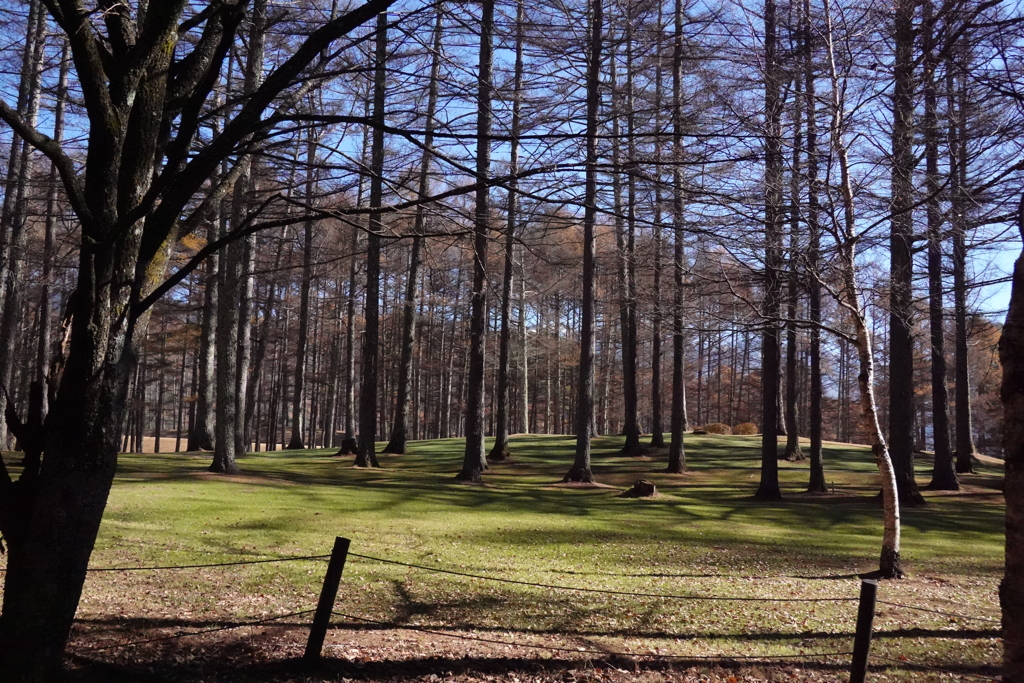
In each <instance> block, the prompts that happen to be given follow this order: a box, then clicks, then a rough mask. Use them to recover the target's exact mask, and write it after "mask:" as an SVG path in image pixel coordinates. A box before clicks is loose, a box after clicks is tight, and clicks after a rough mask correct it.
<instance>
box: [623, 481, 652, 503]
mask: <svg viewBox="0 0 1024 683" xmlns="http://www.w3.org/2000/svg"><path fill="white" fill-rule="evenodd" d="M657 494H658V489H657V487H655V485H654V482H653V481H648V480H646V479H637V480H636V481H634V482H633V487H632V488H630V489H629V490H627V491H626V492H625V493H623V494H622V496H623V498H652V497H653V496H656V495H657Z"/></svg>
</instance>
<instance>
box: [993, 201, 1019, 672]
mask: <svg viewBox="0 0 1024 683" xmlns="http://www.w3.org/2000/svg"><path fill="white" fill-rule="evenodd" d="M1017 228H1018V230H1019V231H1020V234H1021V239H1022V240H1024V195H1022V196H1021V201H1020V206H1019V208H1018V213H1017ZM999 362H1000V363H1001V364H1002V367H1003V383H1002V389H1001V398H1002V402H1003V453H1004V455H1005V458H1006V460H1005V467H1006V474H1005V478H1004V480H1003V496H1004V497H1005V498H1006V568H1005V570H1004V574H1003V581H1002V583H1001V584H1000V586H999V603H1000V605H1001V606H1002V609H1003V680H1004V681H1007V683H1021V681H1024V251H1022V252H1021V255H1020V257H1018V258H1017V263H1016V264H1015V265H1014V269H1013V289H1012V292H1011V294H1010V307H1009V310H1008V311H1007V312H1006V322H1005V323H1004V324H1003V334H1002V336H1001V337H1000V339H999Z"/></svg>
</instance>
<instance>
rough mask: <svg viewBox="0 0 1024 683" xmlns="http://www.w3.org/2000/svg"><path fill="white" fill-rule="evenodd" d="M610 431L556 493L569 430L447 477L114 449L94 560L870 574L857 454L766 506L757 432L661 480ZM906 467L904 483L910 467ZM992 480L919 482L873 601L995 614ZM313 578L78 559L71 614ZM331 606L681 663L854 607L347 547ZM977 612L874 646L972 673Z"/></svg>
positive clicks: (818, 627) (981, 628) (252, 596)
mask: <svg viewBox="0 0 1024 683" xmlns="http://www.w3.org/2000/svg"><path fill="white" fill-rule="evenodd" d="M620 446H621V439H615V438H601V439H598V440H597V441H596V442H595V448H594V472H595V475H596V477H597V479H598V481H599V482H600V483H602V484H605V485H607V486H606V487H602V488H571V487H565V486H559V485H557V483H558V482H559V480H560V479H561V476H562V475H563V474H564V472H565V471H566V470H567V469H568V466H569V464H570V462H571V459H572V448H573V440H572V438H569V437H560V436H523V437H514V438H513V440H512V452H513V455H514V459H513V460H511V461H509V462H507V463H501V464H497V465H495V466H493V467H492V469H491V471H490V472H489V473H488V474H486V475H485V483H484V484H483V485H478V486H473V485H463V484H457V483H455V482H454V480H453V477H454V474H455V472H457V471H458V469H459V466H460V463H461V457H462V442H461V441H457V440H444V441H424V442H413V443H411V444H410V451H409V453H407V454H406V455H403V456H392V455H384V456H381V464H382V468H381V469H379V470H363V469H356V468H353V467H352V466H351V459H349V458H345V459H339V458H332V457H329V456H330V453H328V452H324V451H283V452H276V453H260V454H250V455H249V456H247V457H246V458H244V459H243V460H241V461H240V463H239V464H240V465H241V467H242V468H243V471H244V474H243V475H241V476H238V477H223V476H219V475H212V474H208V473H206V472H205V467H206V465H207V464H208V460H209V458H208V457H207V456H196V455H125V456H122V458H121V461H120V465H119V470H118V476H117V481H116V483H115V486H114V488H113V491H112V493H111V496H110V501H109V504H108V507H107V513H106V516H105V519H104V524H103V527H102V530H101V533H100V537H99V539H98V542H97V547H96V552H95V553H94V556H93V565H94V566H97V567H100V566H126V565H127V566H141V565H151V564H158V565H179V564H200V563H216V562H227V561H236V560H244V559H257V558H267V557H275V556H286V555H313V554H325V553H328V552H330V548H331V545H332V542H333V538H334V537H335V536H336V535H340V536H346V537H348V538H350V539H352V552H354V553H359V554H363V555H370V556H375V557H382V558H387V559H391V560H396V561H399V562H406V563H411V564H420V565H426V566H431V567H438V568H445V569H453V570H456V571H461V572H467V573H472V574H483V575H489V576H500V577H504V578H509V579H514V580H518V581H526V582H533V583H544V584H558V585H565V586H577V587H591V588H602V589H609V590H617V591H629V592H643V593H660V594H665V593H671V594H692V595H701V596H729V597H772V598H792V597H799V598H816V597H855V596H856V594H857V590H858V585H859V584H858V580H857V579H856V577H855V576H854V575H856V574H857V573H860V572H866V571H870V570H872V569H875V568H876V567H877V557H878V552H879V546H880V539H881V527H882V515H881V507H880V504H879V502H878V500H877V498H876V494H877V491H878V477H877V474H876V472H875V467H874V463H873V462H872V460H871V457H870V453H869V452H868V451H867V450H865V449H863V448H860V447H852V446H845V445H838V444H831V445H829V446H828V448H827V451H826V472H827V474H826V477H827V479H828V481H829V482H831V483H832V485H833V487H834V494H830V495H826V496H812V495H808V494H805V493H803V490H804V488H805V487H806V482H807V477H808V472H807V464H806V462H802V463H787V462H780V463H779V465H780V470H781V471H780V478H781V481H782V486H783V493H784V496H785V500H784V501H783V502H781V503H774V504H764V503H759V502H755V501H754V500H752V498H751V496H752V494H753V492H754V490H755V489H756V487H757V482H758V469H757V468H758V463H759V437H738V436H714V435H707V436H690V435H688V436H687V454H686V455H687V465H688V467H689V472H688V473H687V474H686V475H683V476H670V475H665V474H660V473H658V472H657V470H659V469H660V468H663V467H664V464H665V456H664V455H663V454H656V455H652V456H650V457H649V458H644V459H635V458H624V457H621V456H618V455H617V454H616V451H617V449H618V448H619V447H620ZM919 468H920V469H919V476H920V482H921V484H922V485H923V484H925V483H927V481H928V463H926V462H921V463H919ZM638 477H645V478H648V479H651V480H652V481H654V482H655V483H656V484H657V486H658V489H659V495H658V496H657V497H656V498H653V499H630V498H622V497H619V495H618V494H619V493H620V492H621V491H622V490H624V489H625V488H627V487H628V486H629V485H630V484H631V483H632V481H633V480H634V479H636V478H638ZM1000 477H1001V473H1000V472H998V471H996V469H995V468H993V467H985V466H982V471H981V472H980V473H979V474H977V475H970V476H968V477H965V478H964V483H965V484H967V486H966V487H965V488H966V490H965V492H962V493H960V494H958V495H948V494H926V496H927V497H928V499H929V504H928V505H927V506H926V507H924V508H918V509H910V510H904V512H903V557H904V562H905V565H906V568H907V570H908V571H909V573H910V577H909V578H908V579H906V580H904V581H894V582H885V583H884V584H883V586H882V588H881V590H880V599H882V600H888V601H890V602H898V603H904V604H911V605H919V606H922V607H927V608H930V609H935V610H939V611H942V612H948V613H954V614H967V615H973V616H980V617H985V618H998V606H997V599H996V593H995V591H996V586H997V582H998V578H999V575H1000V574H1001V563H1002V552H1003V550H1002V544H1003V536H1002V516H1003V508H1002V498H1001V494H999V492H998V490H997V489H996V486H998V483H999V480H1000ZM322 575H323V563H322V562H320V563H318V562H292V563H281V564H264V565H251V566H242V567H228V568H216V569H201V570H189V571H184V570H181V571H163V572H133V573H128V574H121V573H95V574H92V575H90V579H89V582H88V583H87V586H86V591H85V595H84V596H83V605H82V609H81V611H80V617H83V618H84V619H85V620H87V621H88V620H89V619H101V618H102V617H103V616H104V615H108V616H109V615H110V614H112V613H116V614H121V615H123V616H139V617H145V618H147V619H150V620H152V622H153V625H155V626H159V625H160V624H161V623H163V622H161V620H163V621H164V622H166V623H170V622H172V621H174V620H176V619H177V620H182V621H185V622H188V621H189V620H193V621H195V622H196V623H199V622H203V623H205V622H207V621H210V622H213V621H216V620H218V619H221V620H223V619H227V618H237V619H247V618H259V617H263V616H268V615H273V614H277V613H282V612H289V611H293V610H303V609H310V608H312V607H313V606H314V605H315V601H316V595H317V593H318V591H319V587H320V582H321V580H322ZM337 610H338V611H339V612H342V613H344V614H349V615H355V616H361V617H365V618H369V619H375V620H380V621H387V622H397V623H402V624H415V625H423V626H429V627H432V628H437V629H453V630H457V631H459V632H465V631H476V632H478V633H482V634H483V633H487V632H490V633H492V634H494V633H498V634H504V635H503V637H506V638H507V637H512V639H513V640H515V641H517V642H524V643H529V642H538V643H539V642H542V639H544V638H550V637H551V634H556V635H557V639H558V642H559V643H560V644H562V645H566V644H569V645H572V646H574V647H582V645H580V643H587V644H589V645H588V647H589V646H595V647H600V648H607V649H609V650H614V651H631V652H649V651H653V650H652V648H659V649H660V650H659V651H661V652H666V653H674V654H680V655H690V656H701V655H712V654H714V655H717V654H724V655H728V654H748V655H753V654H779V655H781V654H785V655H798V654H800V653H803V652H834V651H848V650H849V649H850V644H851V643H850V634H852V632H853V624H854V620H855V614H856V605H855V603H844V602H838V603H836V602H822V603H784V602H780V603H771V602H769V603H760V602H706V601H678V600H669V599H663V598H651V597H643V598H640V597H624V596H616V595H607V594H600V593H580V592H568V591H561V590H554V589H550V588H539V587H527V586H520V585H514V584H500V583H489V582H481V581H478V580H475V579H469V578H462V577H454V576H450V575H444V574H437V573H430V572H424V571H421V570H414V569H408V568H405V567H399V566H395V565H386V564H380V563H375V562H372V561H366V560H362V559H359V558H351V559H350V561H349V563H348V565H347V566H346V570H345V576H344V581H343V583H342V589H341V597H340V598H339V602H338V605H337ZM342 621H347V620H345V619H342ZM997 628H998V625H997V624H992V623H988V622H968V621H961V620H957V619H951V618H950V617H948V616H941V615H936V614H929V613H924V612H913V611H908V610H904V609H900V608H895V607H892V606H886V605H882V606H880V610H879V616H878V618H877V619H876V629H877V630H878V631H879V632H880V634H881V636H880V639H879V640H878V641H877V643H876V646H875V652H876V653H877V654H879V655H880V656H883V657H891V658H898V657H899V656H900V655H904V656H906V658H907V659H908V660H909V661H911V662H921V663H925V664H928V665H931V666H939V667H945V668H949V667H953V668H956V667H961V666H966V667H968V669H967V670H968V671H973V672H974V673H979V672H982V671H984V669H981V668H979V667H983V666H985V665H995V664H996V663H997V662H998V660H999V657H1000V656H1001V653H1000V651H999V646H998V641H997V640H996V638H995V635H996V634H995V633H993V632H992V631H993V629H997ZM914 629H916V630H914ZM510 634H511V636H510ZM110 637H113V636H110ZM543 642H545V643H549V642H551V641H550V640H543ZM841 660H842V658H840V659H837V660H835V661H837V662H838V661H841ZM891 676H892V680H951V679H949V678H943V679H940V678H938V677H935V678H932V679H929V678H927V676H926V675H924V676H923V675H922V674H921V673H920V672H914V673H905V674H900V673H899V672H896V671H893V672H892V673H891ZM883 680H884V679H883Z"/></svg>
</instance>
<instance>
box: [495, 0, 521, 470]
mask: <svg viewBox="0 0 1024 683" xmlns="http://www.w3.org/2000/svg"><path fill="white" fill-rule="evenodd" d="M515 54H516V56H515V66H514V73H513V77H512V78H513V80H512V131H511V132H512V139H511V141H510V142H509V168H508V172H509V175H510V176H512V178H511V180H510V181H509V190H508V221H507V222H506V224H505V272H504V275H503V277H502V281H501V332H500V335H501V337H500V344H499V348H498V382H497V384H498V406H497V410H496V411H495V412H496V421H495V429H494V446H493V447H492V448H491V452H490V454H488V456H487V457H488V458H489V459H490V460H494V461H501V460H505V459H507V458H508V457H509V450H508V433H509V412H510V411H509V405H510V401H509V384H510V382H509V357H510V356H511V353H510V351H511V348H510V347H511V343H512V320H511V318H512V279H513V275H514V272H515V252H516V223H517V222H518V221H519V195H518V189H519V180H518V178H516V174H517V173H518V172H519V135H520V129H521V127H522V120H521V119H522V114H521V111H522V102H521V99H522V91H523V0H516V43H515Z"/></svg>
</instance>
